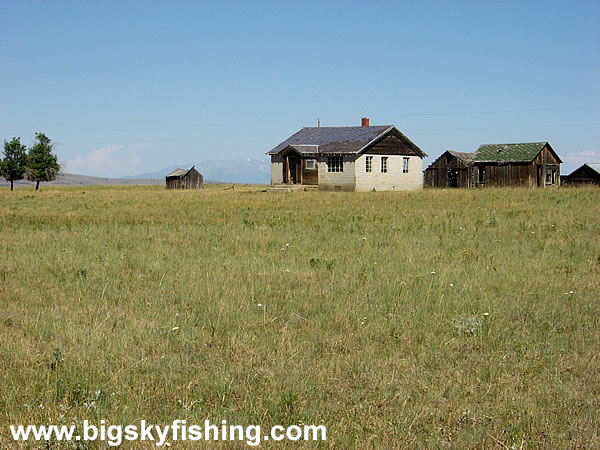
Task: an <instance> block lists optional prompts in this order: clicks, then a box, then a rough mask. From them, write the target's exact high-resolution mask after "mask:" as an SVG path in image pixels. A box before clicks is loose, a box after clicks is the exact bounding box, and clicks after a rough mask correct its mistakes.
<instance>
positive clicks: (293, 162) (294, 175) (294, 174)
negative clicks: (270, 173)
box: [288, 156, 298, 184]
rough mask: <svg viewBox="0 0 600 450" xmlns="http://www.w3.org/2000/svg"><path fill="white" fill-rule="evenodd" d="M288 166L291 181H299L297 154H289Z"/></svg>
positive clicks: (292, 182) (294, 182)
mask: <svg viewBox="0 0 600 450" xmlns="http://www.w3.org/2000/svg"><path fill="white" fill-rule="evenodd" d="M288 166H289V168H290V183H291V184H296V183H298V158H296V157H295V156H288Z"/></svg>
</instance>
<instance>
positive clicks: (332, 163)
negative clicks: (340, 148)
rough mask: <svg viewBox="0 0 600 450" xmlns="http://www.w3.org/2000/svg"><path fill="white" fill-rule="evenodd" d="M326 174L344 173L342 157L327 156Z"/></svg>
mask: <svg viewBox="0 0 600 450" xmlns="http://www.w3.org/2000/svg"><path fill="white" fill-rule="evenodd" d="M327 172H330V173H342V172H344V156H343V155H328V156H327Z"/></svg>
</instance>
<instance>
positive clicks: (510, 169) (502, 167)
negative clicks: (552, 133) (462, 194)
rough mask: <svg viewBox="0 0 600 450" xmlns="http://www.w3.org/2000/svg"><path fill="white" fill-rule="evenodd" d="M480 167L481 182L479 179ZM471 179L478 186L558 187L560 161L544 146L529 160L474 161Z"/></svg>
mask: <svg viewBox="0 0 600 450" xmlns="http://www.w3.org/2000/svg"><path fill="white" fill-rule="evenodd" d="M482 169H484V170H485V175H484V180H483V183H481V182H480V181H479V180H480V177H479V171H480V170H482ZM553 171H554V175H552V172H553ZM473 179H474V180H475V185H476V186H478V187H511V186H514V187H532V188H533V187H558V186H559V185H560V161H559V160H558V159H557V158H556V157H555V156H554V154H553V153H552V152H551V151H550V150H549V149H548V147H547V146H546V147H544V148H543V149H542V150H541V151H540V153H538V155H537V156H536V157H535V158H534V159H533V161H531V162H526V163H517V162H475V164H474V167H473Z"/></svg>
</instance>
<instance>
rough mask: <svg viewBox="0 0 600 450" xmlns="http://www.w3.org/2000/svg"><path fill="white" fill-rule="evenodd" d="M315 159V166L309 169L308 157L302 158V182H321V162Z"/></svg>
mask: <svg viewBox="0 0 600 450" xmlns="http://www.w3.org/2000/svg"><path fill="white" fill-rule="evenodd" d="M309 159H313V158H309ZM314 161H315V168H314V169H307V168H306V159H302V184H319V164H318V163H317V160H316V159H315V160H314Z"/></svg>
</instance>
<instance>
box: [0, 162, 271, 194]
mask: <svg viewBox="0 0 600 450" xmlns="http://www.w3.org/2000/svg"><path fill="white" fill-rule="evenodd" d="M192 166H196V169H197V170H198V171H199V172H200V173H201V174H202V175H203V176H204V183H206V184H216V183H243V184H269V180H270V177H271V175H270V170H271V167H270V164H269V162H268V161H260V160H255V159H242V158H240V159H234V160H229V161H224V160H212V161H202V162H200V163H196V164H191V163H190V164H178V165H173V166H169V167H165V168H164V169H161V170H158V171H156V172H147V173H141V174H139V175H130V176H127V177H123V178H105V177H90V176H87V175H75V174H72V173H63V172H61V173H59V174H58V177H57V178H56V180H54V181H51V182H49V183H42V187H43V186H45V185H53V186H135V185H161V184H164V182H165V176H166V175H167V174H169V173H171V172H173V171H174V170H175V169H177V168H181V169H189V168H190V167H192ZM33 185H34V183H32V182H30V181H27V180H21V181H16V182H15V186H33ZM0 186H10V183H9V182H8V181H6V180H5V179H4V178H0Z"/></svg>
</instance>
